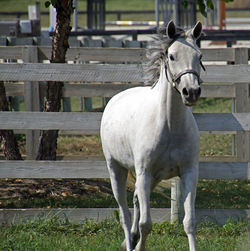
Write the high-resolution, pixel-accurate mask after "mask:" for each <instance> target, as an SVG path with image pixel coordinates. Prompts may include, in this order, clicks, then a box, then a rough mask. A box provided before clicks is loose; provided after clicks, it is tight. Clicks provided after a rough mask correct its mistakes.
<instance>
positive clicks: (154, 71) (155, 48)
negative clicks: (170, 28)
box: [144, 26, 185, 85]
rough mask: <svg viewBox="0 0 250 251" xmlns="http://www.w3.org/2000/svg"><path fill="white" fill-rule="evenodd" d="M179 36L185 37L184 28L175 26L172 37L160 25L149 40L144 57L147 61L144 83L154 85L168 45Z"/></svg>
mask: <svg viewBox="0 0 250 251" xmlns="http://www.w3.org/2000/svg"><path fill="white" fill-rule="evenodd" d="M179 37H185V30H184V29H182V28H179V27H176V34H175V36H174V38H170V37H168V35H167V34H166V27H165V26H163V27H160V28H159V29H158V31H157V34H156V35H155V36H153V37H152V38H153V40H152V41H151V42H149V44H148V47H147V50H146V57H147V59H148V61H147V63H146V64H144V73H145V74H144V81H145V85H154V84H155V83H156V81H157V80H158V79H159V77H160V70H161V63H162V61H163V60H164V58H165V57H166V55H167V51H168V48H169V46H170V45H171V44H172V43H173V42H174V41H175V40H176V39H177V38H179Z"/></svg>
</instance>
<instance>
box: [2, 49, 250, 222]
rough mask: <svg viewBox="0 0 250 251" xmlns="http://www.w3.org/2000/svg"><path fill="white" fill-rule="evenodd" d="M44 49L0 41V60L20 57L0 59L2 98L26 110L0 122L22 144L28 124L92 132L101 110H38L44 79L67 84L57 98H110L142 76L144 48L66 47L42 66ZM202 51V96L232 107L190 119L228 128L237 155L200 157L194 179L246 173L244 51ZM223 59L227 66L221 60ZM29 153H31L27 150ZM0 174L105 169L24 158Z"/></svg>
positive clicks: (247, 72) (210, 128) (215, 129)
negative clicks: (20, 135)
mask: <svg viewBox="0 0 250 251" xmlns="http://www.w3.org/2000/svg"><path fill="white" fill-rule="evenodd" d="M50 50H51V47H44V46H13V47H5V46H2V47H0V59H3V60H13V59H15V60H22V61H20V63H19V62H18V63H1V64H0V81H5V87H6V92H7V95H8V96H24V97H25V102H26V111H25V112H0V128H1V129H3V130H5V129H15V130H22V131H25V132H26V135H27V144H30V147H29V148H27V149H31V151H32V149H33V148H34V147H33V146H34V145H35V144H36V143H34V140H35V138H34V137H32V136H29V135H31V134H29V132H31V131H32V130H36V131H37V130H48V129H59V130H61V131H67V133H72V134H73V133H74V132H77V133H78V134H79V133H80V134H95V135H98V134H99V127H100V120H101V116H102V113H96V112H91V113H90V112H84V113H78V112H58V113H46V112H43V113H42V112H39V111H38V110H39V109H38V110H37V108H34V104H35V103H36V102H37V100H39V99H40V97H41V96H43V95H44V93H45V88H46V84H45V83H44V81H65V82H70V83H65V85H64V88H63V96H64V97H72V96H84V97H95V96H101V97H111V96H113V95H114V94H116V93H118V92H120V91H122V90H124V89H127V88H131V87H134V86H141V85H142V82H143V71H142V65H141V62H143V61H144V60H145V50H144V49H142V48H138V49H127V48H70V49H69V51H68V54H67V60H68V61H69V63H68V64H49V63H48V62H47V60H48V59H49V57H50ZM202 53H203V60H204V61H205V63H206V61H208V62H209V61H212V62H213V61H218V65H215V64H214V63H213V64H210V65H207V66H206V68H207V71H206V72H205V73H202V78H203V80H204V81H205V84H204V85H203V88H202V96H203V97H227V98H233V100H234V106H235V111H234V113H227V114H225V113H221V114H218V113H212V114H211V113H208V114H204V113H199V114H194V116H195V119H196V121H197V123H198V127H199V129H200V132H201V133H224V134H228V133H230V134H234V135H235V137H236V152H237V156H236V158H235V159H234V161H230V162H225V161H223V162H218V161H216V158H214V159H212V160H211V159H210V160H209V161H202V162H201V163H200V176H199V178H202V179H249V176H250V162H249V131H250V113H249V79H250V78H249V76H250V66H249V65H248V60H249V54H250V53H249V49H247V48H226V49H211V50H208V49H202ZM44 60H46V62H45V63H44V62H43V61H44ZM228 61H230V62H234V65H226V62H228ZM75 62H77V64H76V63H75ZM82 62H84V63H85V62H86V64H82ZM11 81H14V83H11ZM16 82H18V83H16ZM72 82H81V83H72ZM82 82H84V83H82ZM85 82H89V83H85ZM92 82H94V83H92ZM118 82H119V83H118ZM32 90H33V91H32ZM34 90H35V91H34ZM28 155H29V156H28V157H29V158H32V154H31V153H29V152H28ZM0 177H2V178H17V177H19V178H80V177H81V178H108V173H107V171H106V168H105V162H104V161H103V160H81V161H73V160H72V161H56V162H53V161H35V160H26V161H0ZM91 210H93V209H89V211H91ZM100 211H105V209H100ZM108 212H109V213H110V211H109V210H108ZM216 212H218V211H216ZM234 213H235V212H234ZM33 214H34V212H33ZM6 215H9V216H8V217H11V216H10V215H12V213H11V212H10V211H9V213H8V211H6V210H2V211H0V222H1V218H2V219H4V220H3V222H4V221H6V217H7V216H6ZM85 215H86V214H85ZM237 215H238V216H237V217H242V215H243V218H246V219H249V212H248V213H245V211H244V213H242V211H241V212H240V213H239V214H237ZM210 216H211V214H210ZM210 216H209V217H210ZM8 217H7V218H8ZM8 219H9V218H8Z"/></svg>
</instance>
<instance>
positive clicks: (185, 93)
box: [182, 88, 188, 96]
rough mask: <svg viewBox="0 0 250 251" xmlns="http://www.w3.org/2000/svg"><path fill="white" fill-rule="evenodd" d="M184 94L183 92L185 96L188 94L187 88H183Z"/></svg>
mask: <svg viewBox="0 0 250 251" xmlns="http://www.w3.org/2000/svg"><path fill="white" fill-rule="evenodd" d="M182 94H183V95H184V96H188V91H187V89H186V88H183V89H182Z"/></svg>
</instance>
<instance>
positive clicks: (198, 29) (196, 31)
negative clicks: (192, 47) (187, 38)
mask: <svg viewBox="0 0 250 251" xmlns="http://www.w3.org/2000/svg"><path fill="white" fill-rule="evenodd" d="M201 32H202V24H201V22H200V21H199V22H197V23H196V25H195V26H194V28H193V30H192V35H193V38H194V39H198V38H199V37H200V35H201Z"/></svg>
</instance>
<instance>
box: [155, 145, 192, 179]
mask: <svg viewBox="0 0 250 251" xmlns="http://www.w3.org/2000/svg"><path fill="white" fill-rule="evenodd" d="M189 148H190V146H188V145H186V144H183V143H178V141H175V142H173V143H170V144H169V146H168V147H167V148H166V149H165V150H163V151H162V152H161V154H160V155H158V157H157V159H156V161H155V163H154V164H153V167H152V169H153V173H154V174H153V176H154V178H155V179H156V180H162V179H169V178H172V177H175V176H179V175H180V173H179V170H180V167H181V166H183V165H184V164H185V163H188V162H189V160H190V157H191V156H192V149H189ZM189 150H191V151H189Z"/></svg>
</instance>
